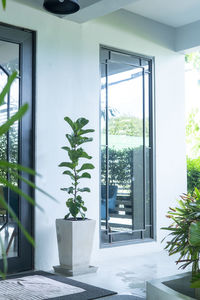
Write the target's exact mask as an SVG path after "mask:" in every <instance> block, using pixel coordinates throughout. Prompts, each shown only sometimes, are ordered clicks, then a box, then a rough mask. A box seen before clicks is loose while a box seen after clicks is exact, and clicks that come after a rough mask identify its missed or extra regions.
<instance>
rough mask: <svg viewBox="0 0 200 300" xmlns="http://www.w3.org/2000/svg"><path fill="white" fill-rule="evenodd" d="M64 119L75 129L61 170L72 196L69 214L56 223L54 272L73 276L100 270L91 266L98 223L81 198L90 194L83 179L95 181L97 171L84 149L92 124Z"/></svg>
mask: <svg viewBox="0 0 200 300" xmlns="http://www.w3.org/2000/svg"><path fill="white" fill-rule="evenodd" d="M64 120H65V121H66V122H67V123H68V124H69V126H70V127H71V129H72V133H71V134H66V138H67V141H68V145H67V146H64V147H62V149H63V150H65V151H66V152H67V154H68V161H67V162H62V163H61V164H60V165H59V167H65V168H66V170H64V172H63V174H64V175H66V176H67V177H69V179H70V180H71V185H70V186H69V187H67V188H61V190H62V191H64V192H65V193H67V194H68V198H67V201H66V206H67V208H68V212H67V214H66V215H65V216H64V218H63V219H57V220H56V231H57V241H58V252H59V260H60V265H59V266H55V267H54V269H55V271H56V272H59V273H64V274H66V275H68V276H73V275H77V274H82V273H86V272H94V271H96V268H94V267H91V266H90V265H89V263H90V256H91V251H92V245H93V235H94V230H95V220H89V219H86V218H85V212H86V211H87V208H86V206H85V202H84V200H83V199H82V196H81V195H82V193H87V192H90V189H89V188H88V187H82V186H80V184H81V180H85V179H90V178H91V175H90V174H89V173H88V170H91V169H94V166H93V164H91V163H85V162H84V163H83V160H90V159H91V158H92V157H91V156H89V155H88V154H87V153H86V152H85V150H84V149H83V148H82V145H83V144H84V143H88V142H91V141H92V140H93V139H92V138H91V137H86V136H85V135H86V134H87V133H91V132H94V130H93V129H84V127H85V126H86V125H87V124H88V122H89V121H88V120H87V119H85V118H79V119H77V120H76V121H74V122H73V121H72V120H71V119H70V118H69V117H65V118H64Z"/></svg>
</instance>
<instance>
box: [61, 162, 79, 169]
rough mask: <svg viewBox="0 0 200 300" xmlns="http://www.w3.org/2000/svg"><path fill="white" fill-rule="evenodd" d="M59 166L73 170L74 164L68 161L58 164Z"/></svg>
mask: <svg viewBox="0 0 200 300" xmlns="http://www.w3.org/2000/svg"><path fill="white" fill-rule="evenodd" d="M59 167H67V168H70V169H71V170H73V169H74V168H75V167H76V164H75V163H70V162H62V163H61V164H59Z"/></svg>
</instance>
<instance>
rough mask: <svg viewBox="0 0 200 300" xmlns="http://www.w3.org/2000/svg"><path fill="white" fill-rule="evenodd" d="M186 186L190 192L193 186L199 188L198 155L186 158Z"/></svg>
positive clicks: (199, 163) (199, 169)
mask: <svg viewBox="0 0 200 300" xmlns="http://www.w3.org/2000/svg"><path fill="white" fill-rule="evenodd" d="M187 187H188V192H189V193H192V192H193V191H194V188H195V187H196V188H198V189H200V157H198V158H194V159H192V158H187Z"/></svg>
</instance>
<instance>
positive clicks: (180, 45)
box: [175, 21, 200, 53]
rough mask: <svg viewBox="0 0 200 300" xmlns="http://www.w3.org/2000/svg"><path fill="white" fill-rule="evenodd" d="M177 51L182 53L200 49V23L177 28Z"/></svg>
mask: <svg viewBox="0 0 200 300" xmlns="http://www.w3.org/2000/svg"><path fill="white" fill-rule="evenodd" d="M175 49H176V51H178V52H182V53H189V52H191V51H194V50H199V49H200V21H196V22H193V23H190V24H188V25H184V26H180V27H178V28H176V39H175Z"/></svg>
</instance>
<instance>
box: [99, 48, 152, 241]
mask: <svg viewBox="0 0 200 300" xmlns="http://www.w3.org/2000/svg"><path fill="white" fill-rule="evenodd" d="M114 54H115V60H114V61H109V62H108V64H107V65H106V64H102V65H101V230H102V232H101V240H102V242H103V243H113V242H120V241H126V240H131V239H144V238H149V237H151V232H152V228H151V225H152V220H151V219H152V217H151V188H150V177H151V167H150V154H151V149H150V119H149V115H150V89H149V82H150V78H151V77H150V76H151V74H150V73H149V61H148V60H145V59H138V58H137V57H136V58H135V61H134V62H135V63H134V64H131V63H130V64H128V61H125V58H126V60H127V57H128V58H130V61H131V60H132V61H133V60H134V56H130V57H129V56H128V55H124V56H123V55H122V54H119V53H118V54H117V55H116V53H114ZM111 58H113V53H112V52H111ZM137 65H138V66H137ZM106 203H107V213H106ZM106 223H107V224H106Z"/></svg>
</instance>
